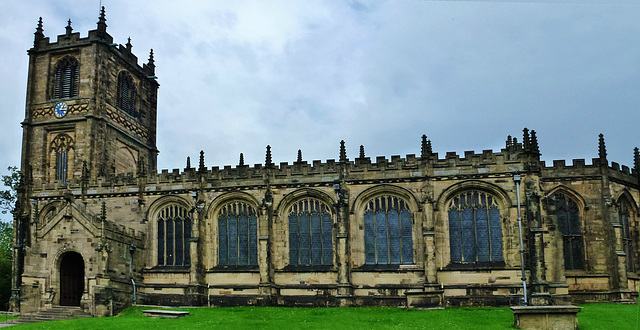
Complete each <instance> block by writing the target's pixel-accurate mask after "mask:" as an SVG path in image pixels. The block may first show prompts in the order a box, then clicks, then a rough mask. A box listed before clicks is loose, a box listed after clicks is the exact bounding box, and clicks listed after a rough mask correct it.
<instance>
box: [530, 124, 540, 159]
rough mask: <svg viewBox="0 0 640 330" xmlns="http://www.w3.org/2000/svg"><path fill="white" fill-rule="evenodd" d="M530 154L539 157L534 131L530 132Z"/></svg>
mask: <svg viewBox="0 0 640 330" xmlns="http://www.w3.org/2000/svg"><path fill="white" fill-rule="evenodd" d="M531 152H533V154H534V155H536V156H540V147H539V146H538V137H537V136H536V131H534V130H531Z"/></svg>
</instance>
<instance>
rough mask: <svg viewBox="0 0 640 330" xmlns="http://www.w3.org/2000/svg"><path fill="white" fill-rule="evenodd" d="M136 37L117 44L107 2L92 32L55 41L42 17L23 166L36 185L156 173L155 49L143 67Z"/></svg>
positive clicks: (32, 57)
mask: <svg viewBox="0 0 640 330" xmlns="http://www.w3.org/2000/svg"><path fill="white" fill-rule="evenodd" d="M132 47H133V46H132V44H131V39H129V40H128V42H127V43H126V45H118V44H116V43H113V38H112V37H111V36H110V35H109V34H108V33H107V24H106V16H105V10H104V7H102V10H101V11H100V16H99V19H98V23H97V29H95V30H91V31H89V34H88V36H87V37H84V38H81V37H80V33H78V32H73V28H72V27H71V20H69V21H68V22H67V26H66V32H65V33H64V34H62V35H58V36H57V40H56V41H55V42H52V41H50V40H49V38H48V37H45V35H44V29H43V23H42V18H40V20H39V22H38V26H37V28H36V32H35V39H34V44H33V48H31V49H29V51H28V54H29V75H28V80H27V100H26V109H25V119H24V122H23V123H22V127H23V140H22V141H23V142H22V164H21V168H22V171H23V173H25V174H27V175H28V176H29V178H30V179H31V180H32V183H33V184H34V185H36V186H37V185H39V184H60V185H64V184H66V183H67V181H69V180H74V179H79V178H80V177H81V176H82V175H83V168H86V170H84V173H85V175H86V176H88V177H89V178H91V179H95V178H97V177H102V176H112V175H118V174H126V173H134V175H135V173H149V172H152V173H154V172H155V171H156V166H157V164H156V159H157V153H158V150H157V148H156V116H157V93H158V87H159V85H158V83H157V81H156V79H157V78H156V76H155V64H154V59H153V50H151V52H150V54H149V59H148V62H147V63H146V64H143V65H142V66H140V65H138V59H137V57H136V56H135V55H134V54H133V53H132Z"/></svg>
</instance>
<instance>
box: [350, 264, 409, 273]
mask: <svg viewBox="0 0 640 330" xmlns="http://www.w3.org/2000/svg"><path fill="white" fill-rule="evenodd" d="M418 270H420V271H421V269H420V268H418V265H415V264H403V265H362V266H360V267H358V268H353V269H351V271H352V272H415V271H418Z"/></svg>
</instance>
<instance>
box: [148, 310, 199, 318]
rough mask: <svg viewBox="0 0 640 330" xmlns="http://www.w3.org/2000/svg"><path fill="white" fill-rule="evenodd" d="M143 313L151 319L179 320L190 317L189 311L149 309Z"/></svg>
mask: <svg viewBox="0 0 640 330" xmlns="http://www.w3.org/2000/svg"><path fill="white" fill-rule="evenodd" d="M142 313H143V314H144V315H146V316H149V317H165V318H170V319H177V318H180V317H183V316H187V315H189V312H187V311H169V310H163V309H148V310H143V311H142Z"/></svg>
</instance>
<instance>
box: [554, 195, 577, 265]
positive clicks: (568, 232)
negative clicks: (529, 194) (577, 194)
mask: <svg viewBox="0 0 640 330" xmlns="http://www.w3.org/2000/svg"><path fill="white" fill-rule="evenodd" d="M549 206H551V207H550V208H549V210H550V212H549V214H551V215H555V216H556V217H557V219H558V230H559V231H560V233H561V234H562V245H563V247H564V268H565V269H583V268H584V246H583V238H582V228H581V225H580V211H579V209H578V203H576V202H575V201H574V200H573V199H572V198H571V197H569V196H568V195H566V194H564V193H562V192H558V193H555V194H553V195H552V196H551V197H550V198H549Z"/></svg>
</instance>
